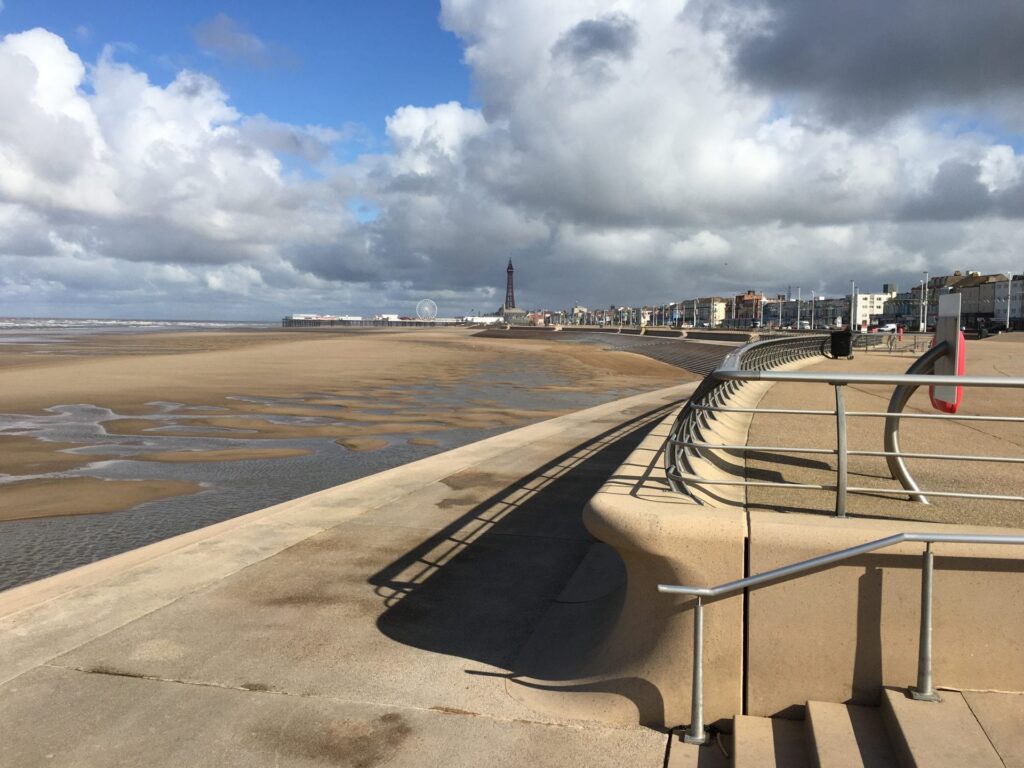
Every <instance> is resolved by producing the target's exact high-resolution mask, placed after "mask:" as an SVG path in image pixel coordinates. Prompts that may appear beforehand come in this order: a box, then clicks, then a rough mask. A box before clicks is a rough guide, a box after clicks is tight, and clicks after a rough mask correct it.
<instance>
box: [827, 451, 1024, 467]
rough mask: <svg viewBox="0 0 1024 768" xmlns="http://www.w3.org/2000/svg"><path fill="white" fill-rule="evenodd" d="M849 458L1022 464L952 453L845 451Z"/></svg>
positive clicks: (1018, 460) (1017, 459) (1015, 459)
mask: <svg viewBox="0 0 1024 768" xmlns="http://www.w3.org/2000/svg"><path fill="white" fill-rule="evenodd" d="M847 453H848V454H849V455H850V456H901V457H903V458H904V459H930V460H935V461H991V462H993V463H995V464H1024V458H1020V457H1016V456H974V455H970V454H966V455H957V454H952V453H907V452H906V451H847Z"/></svg>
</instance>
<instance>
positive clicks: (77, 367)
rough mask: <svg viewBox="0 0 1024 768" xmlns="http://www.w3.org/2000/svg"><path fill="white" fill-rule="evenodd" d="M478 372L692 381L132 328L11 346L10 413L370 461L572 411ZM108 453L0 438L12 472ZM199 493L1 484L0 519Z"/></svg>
mask: <svg viewBox="0 0 1024 768" xmlns="http://www.w3.org/2000/svg"><path fill="white" fill-rule="evenodd" d="M510 371H511V372H515V375H514V376H511V375H508V373H509V372H510ZM524 372H525V374H526V375H525V376H524ZM474 377H475V378H477V379H479V378H480V377H486V378H488V379H493V380H494V381H495V382H502V381H503V378H507V379H508V381H507V382H505V384H506V389H507V391H509V392H514V391H516V390H528V391H530V392H534V393H536V392H551V393H552V395H557V394H558V393H565V392H589V393H601V392H615V391H629V392H635V391H639V390H646V389H655V388H661V387H665V386H670V385H672V384H678V383H680V382H682V381H685V380H687V379H688V378H690V377H689V375H688V374H686V373H685V372H683V371H680V370H679V369H677V368H674V367H671V366H668V365H665V364H663V363H660V362H657V361H654V360H651V359H649V358H645V357H641V356H638V355H633V354H630V353H627V352H617V351H604V350H601V349H597V348H594V347H592V346H591V345H576V344H559V343H558V342H555V341H546V340H542V339H538V340H533V339H529V340H523V339H482V338H479V337H475V336H474V335H473V333H472V332H470V331H466V330H463V329H438V330H420V329H416V330H394V331H370V332H367V331H349V332H345V331H343V332H318V331H307V332H292V331H273V330H269V331H237V332H202V333H123V334H107V335H99V336H92V337H80V338H76V339H73V340H71V341H69V342H67V343H61V344H39V345H31V344H19V345H7V346H3V345H0V413H6V414H26V415H33V414H35V415H39V416H45V415H46V409H48V408H52V407H54V406H58V405H70V404H90V405H92V406H98V407H100V408H107V409H110V410H111V411H112V412H114V414H115V415H114V416H113V417H112V418H111V419H109V420H106V421H104V422H103V425H102V426H103V429H104V430H105V431H106V432H107V433H109V434H115V435H129V436H139V437H140V438H142V439H144V438H147V437H151V436H154V435H169V434H173V435H174V436H175V437H188V436H194V437H203V438H211V437H213V438H216V437H233V436H241V437H245V438H246V439H249V440H264V439H266V440H291V439H303V438H313V437H317V438H320V437H322V438H330V439H332V440H334V441H335V442H337V443H338V444H339V445H341V446H344V447H345V448H347V449H348V450H353V451H373V450H378V449H380V448H383V447H384V446H386V445H388V444H389V440H388V439H386V438H387V437H393V436H396V435H398V436H406V437H407V439H408V440H409V442H410V444H412V445H429V444H430V442H431V439H430V438H429V437H428V438H422V442H419V443H415V442H412V441H413V440H416V439H417V438H416V437H415V436H416V435H417V434H419V433H424V432H433V433H436V432H438V431H439V430H445V429H460V428H467V429H491V428H511V427H516V426H520V425H524V424H527V423H530V422H533V421H537V420H540V419H545V418H550V417H552V416H555V415H558V414H560V413H564V412H565V411H566V410H571V409H568V408H562V409H559V408H551V409H537V408H532V409H531V408H522V407H516V406H514V405H513V404H509V403H505V402H502V401H500V400H493V399H491V400H483V399H477V400H471V401H466V400H461V399H460V398H459V396H458V391H457V390H458V387H459V385H460V383H462V382H465V381H466V380H467V379H470V378H474ZM524 380H525V383H524ZM449 392H450V393H451V394H450V396H446V393H449ZM446 397H447V399H446ZM169 404H170V405H171V406H173V408H172V410H171V411H170V412H168V407H169ZM168 413H170V415H168ZM125 416H127V417H131V418H123V417H125ZM158 416H159V419H157V417H158ZM101 444H102V441H84V442H82V443H56V442H42V441H39V440H36V439H35V438H33V437H31V435H30V434H28V435H10V434H7V435H0V474H6V475H32V476H35V475H40V474H46V473H52V472H61V471H64V470H69V469H74V468H77V467H82V466H84V465H86V464H88V463H89V462H93V461H101V460H103V459H104V456H103V455H101V454H97V453H90V454H88V455H83V454H70V453H66V452H65V451H66V450H67V449H69V448H74V447H85V446H90V445H101ZM305 453H307V451H306V450H304V449H302V448H282V447H281V446H280V445H276V446H274V447H272V448H252V449H238V448H226V449H223V450H204V451H190V450H186V451H181V450H176V451H157V452H151V453H147V454H145V455H140V456H137V457H133V458H137V459H142V460H145V461H148V462H194V461H245V460H249V459H270V458H283V457H291V456H300V455H303V454H305ZM196 488H197V487H196V486H194V485H193V484H190V483H181V482H176V481H175V482H172V481H167V480H159V479H146V480H142V481H138V482H124V481H103V480H96V479H95V478H86V477H72V478H47V479H26V480H24V481H20V482H7V483H3V484H0V501H2V502H3V503H2V504H0V507H2V508H3V510H4V512H3V515H2V517H0V519H18V518H27V517H39V516H48V515H68V514H91V513H96V512H108V511H115V510H122V509H128V508H130V507H132V506H134V505H136V504H138V503H141V502H142V501H146V500H150V499H155V498H166V497H167V496H170V495H174V494H176V493H177V494H184V493H192V492H194V491H195V490H196ZM71 489H75V490H71Z"/></svg>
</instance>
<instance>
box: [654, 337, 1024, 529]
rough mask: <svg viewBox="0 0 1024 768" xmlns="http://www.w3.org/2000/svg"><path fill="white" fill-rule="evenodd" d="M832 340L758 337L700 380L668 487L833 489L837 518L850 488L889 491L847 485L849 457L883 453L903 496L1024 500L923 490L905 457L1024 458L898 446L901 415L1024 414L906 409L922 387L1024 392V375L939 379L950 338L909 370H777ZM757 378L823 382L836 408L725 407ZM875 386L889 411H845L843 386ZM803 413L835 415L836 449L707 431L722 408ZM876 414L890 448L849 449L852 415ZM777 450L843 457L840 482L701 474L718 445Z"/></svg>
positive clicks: (675, 448) (672, 441)
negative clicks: (749, 441) (723, 439)
mask: <svg viewBox="0 0 1024 768" xmlns="http://www.w3.org/2000/svg"><path fill="white" fill-rule="evenodd" d="M827 341H828V337H827V336H823V335H811V334H807V335H800V336H789V337H782V338H772V339H766V340H761V341H756V342H752V343H750V344H747V345H744V346H743V347H741V348H739V349H737V350H735V351H733V352H732V353H731V354H730V355H729V356H728V357H726V358H725V360H724V361H723V362H722V364H721V365H720V366H719V367H718V368H717V369H715V371H713V372H712V373H711V374H709V375H708V376H707V377H706V378H705V379H704V381H702V382H701V384H700V386H698V388H697V390H696V391H695V392H694V394H693V396H692V397H691V398H690V400H689V401H688V402H687V403H686V404H685V405H684V406H683V408H682V410H681V411H680V412H679V415H678V416H677V418H676V421H675V423H674V424H673V426H672V430H671V432H670V434H669V437H668V439H667V441H666V443H665V452H664V455H665V474H666V477H667V479H668V483H669V485H670V487H671V488H672V489H673V490H675V491H678V492H680V493H684V494H686V495H687V496H689V497H690V498H691V499H693V500H694V501H695V502H696V503H698V504H703V503H704V500H703V499H702V498H701V496H700V495H698V494H696V493H695V492H694V490H695V489H699V488H701V487H702V486H724V487H728V486H736V487H778V488H786V489H787V490H829V491H834V492H835V513H836V516H837V517H845V515H846V503H847V495H848V494H849V493H851V492H857V493H861V492H865V491H868V492H872V493H883V494H889V493H892V491H889V490H888V489H863V488H852V487H849V482H848V475H849V469H848V462H849V457H850V456H878V457H884V458H885V461H886V464H887V465H888V468H889V472H890V474H891V475H892V477H893V479H895V480H897V481H898V482H899V484H900V486H901V487H902V489H903V490H902V491H901V492H898V495H904V496H906V497H907V498H908V499H910V500H912V501H915V502H919V503H921V504H928V503H929V501H928V496H929V495H930V496H936V497H945V496H953V497H957V498H965V499H968V498H970V499H985V500H989V501H1024V496H1017V495H1007V494H983V493H956V492H940V491H936V490H931V491H922V490H921V488H919V487H918V485H917V482H916V481H915V480H914V478H913V476H912V475H911V473H910V470H909V469H908V467H907V465H906V463H905V462H904V459H926V460H932V459H935V460H938V459H944V458H945V459H947V460H965V461H992V462H1002V463H1020V459H1019V458H1017V457H989V456H970V457H963V456H953V455H949V456H948V457H947V456H943V455H939V454H924V453H920V452H917V453H912V452H904V451H902V450H901V449H900V440H899V429H900V420H901V419H903V418H923V419H932V420H934V419H947V420H950V421H956V420H963V421H968V420H976V421H985V420H990V421H1004V422H1021V421H1024V419H1021V418H1017V417H1010V416H1003V417H1000V416H958V415H956V414H946V413H943V414H906V415H904V414H903V409H904V408H905V407H906V405H907V403H908V402H909V400H910V397H911V396H912V395H913V393H914V392H915V391H916V390H917V389H918V387H921V386H962V387H1013V388H1018V389H1024V377H1012V376H939V375H933V374H932V373H931V371H932V370H933V369H934V366H935V363H936V361H937V360H939V359H940V358H942V357H944V356H945V355H946V354H948V349H947V347H946V345H945V343H944V342H943V343H940V344H938V345H936V346H934V347H932V348H930V349H929V350H928V351H927V352H925V354H923V355H922V356H921V357H920V358H918V359H917V360H916V361H915V362H914V364H913V365H912V366H911V367H910V369H909V370H908V371H907V372H906V373H904V374H875V373H856V372H849V373H847V372H843V371H818V372H806V371H780V370H772V369H773V368H776V367H779V366H782V365H785V364H786V363H790V362H793V361H795V360H799V359H802V358H807V357H810V356H815V355H818V354H824V352H825V346H826V343H827ZM751 381H759V382H772V383H775V382H798V383H820V384H825V385H827V386H831V387H833V388H834V389H835V409H834V410H821V409H806V410H796V409H780V408H763V409H762V408H736V407H731V406H729V405H727V403H728V402H729V399H730V398H731V396H733V395H734V394H735V393H736V392H737V391H738V388H740V387H743V386H744V385H745V384H746V383H748V382H751ZM857 384H875V385H886V386H890V385H891V386H894V390H893V394H892V397H891V399H890V401H889V406H888V408H887V410H886V412H885V413H884V414H883V413H875V412H857V411H852V412H847V410H846V405H845V398H844V389H845V388H846V387H847V386H850V385H857ZM728 412H736V413H740V412H742V413H777V414H785V413H793V414H796V413H800V414H806V415H813V416H832V417H833V418H834V419H835V427H836V443H835V445H836V447H835V449H822V448H808V447H795V446H774V447H773V446H764V447H762V446H757V447H756V448H755V447H750V446H735V445H724V444H720V443H719V442H717V441H715V440H713V439H706V434H707V433H706V431H707V430H710V429H711V428H712V422H713V421H716V420H717V419H718V418H719V414H720V413H728ZM861 416H865V417H867V416H873V417H879V416H884V417H885V426H884V433H883V437H884V440H883V442H884V450H883V451H859V450H858V451H853V450H849V449H848V447H847V417H861ZM755 449H756V450H758V451H769V450H775V451H778V452H780V453H820V454H831V455H834V456H837V467H836V482H835V484H829V485H826V484H820V483H792V482H784V481H773V482H757V481H750V480H746V479H742V480H726V479H714V478H711V477H705V476H703V475H701V474H700V473H699V472H698V471H697V468H696V467H697V465H695V463H694V460H696V459H704V458H705V454H706V453H707V452H712V451H716V450H722V451H730V450H732V451H738V452H745V451H746V452H749V451H752V450H755Z"/></svg>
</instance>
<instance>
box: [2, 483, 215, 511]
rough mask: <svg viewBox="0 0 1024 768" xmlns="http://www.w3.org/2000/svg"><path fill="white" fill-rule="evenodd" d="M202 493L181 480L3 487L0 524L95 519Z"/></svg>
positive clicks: (19, 484)
mask: <svg viewBox="0 0 1024 768" xmlns="http://www.w3.org/2000/svg"><path fill="white" fill-rule="evenodd" d="M199 490H201V487H200V486H198V485H195V484H194V483H183V482H180V481H178V480H120V481H119V480H99V479H97V478H94V477H66V478H60V479H57V480H26V481H24V482H20V483H13V484H11V485H3V486H0V498H2V499H3V504H0V520H28V519H31V518H38V517H60V516H64V515H92V514H96V513H98V512H110V511H112V510H115V509H128V508H129V507H134V506H135V505H136V504H142V503H143V502H145V501H155V500H157V499H166V498H168V497H170V496H180V495H182V494H186V493H195V492H196V491H199Z"/></svg>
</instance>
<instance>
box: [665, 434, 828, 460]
mask: <svg viewBox="0 0 1024 768" xmlns="http://www.w3.org/2000/svg"><path fill="white" fill-rule="evenodd" d="M667 442H669V443H672V444H673V445H683V446H686V447H687V448H709V449H714V450H725V451H775V452H777V453H829V454H832V455H833V456H834V455H835V453H836V449H835V448H790V447H789V446H774V445H729V444H727V443H704V442H699V441H697V440H674V439H671V438H670V439H669V440H668V441H667Z"/></svg>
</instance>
